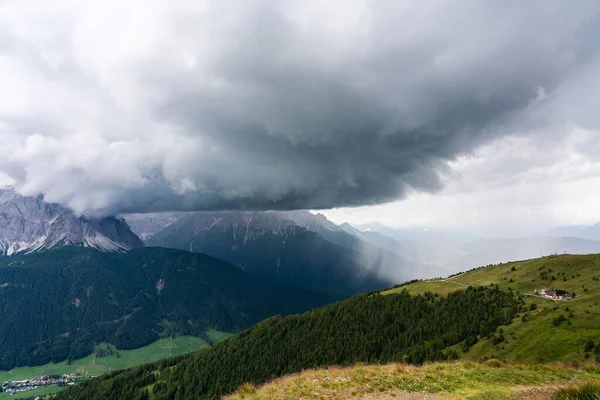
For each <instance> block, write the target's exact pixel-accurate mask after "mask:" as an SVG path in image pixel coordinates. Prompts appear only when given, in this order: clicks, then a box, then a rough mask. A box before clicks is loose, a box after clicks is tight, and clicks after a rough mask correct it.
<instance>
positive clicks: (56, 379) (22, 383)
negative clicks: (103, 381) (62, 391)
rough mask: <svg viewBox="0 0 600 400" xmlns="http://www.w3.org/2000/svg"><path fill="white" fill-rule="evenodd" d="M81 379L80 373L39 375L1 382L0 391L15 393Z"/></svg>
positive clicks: (64, 384) (73, 382)
mask: <svg viewBox="0 0 600 400" xmlns="http://www.w3.org/2000/svg"><path fill="white" fill-rule="evenodd" d="M82 379H83V378H82V376H81V375H80V374H78V373H72V374H64V375H61V376H40V377H37V378H31V379H24V380H18V381H6V382H4V383H3V384H2V390H1V391H2V392H5V393H8V394H9V395H14V394H15V393H20V392H27V391H30V390H35V389H38V388H40V387H44V386H49V385H57V386H71V385H74V384H75V383H77V382H79V381H81V380H82Z"/></svg>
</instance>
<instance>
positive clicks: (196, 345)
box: [0, 330, 231, 400]
mask: <svg viewBox="0 0 600 400" xmlns="http://www.w3.org/2000/svg"><path fill="white" fill-rule="evenodd" d="M206 335H207V336H208V338H209V339H210V340H211V342H213V343H218V342H221V341H223V340H225V339H227V338H228V337H229V336H231V334H230V333H227V332H220V331H216V330H209V331H207V332H206ZM209 346H210V344H209V343H208V342H206V341H205V340H203V339H201V338H198V337H193V336H179V337H174V338H164V339H159V340H157V341H155V342H153V343H151V344H149V345H147V346H144V347H141V348H139V349H134V350H118V349H117V348H116V347H115V346H113V345H112V344H106V343H102V344H99V345H98V346H96V348H95V351H94V353H93V354H90V355H88V356H87V357H84V358H81V359H78V360H72V361H71V362H70V363H68V362H67V361H62V362H60V363H56V364H55V363H48V364H46V365H41V366H35V367H19V368H14V369H12V370H10V371H0V382H4V381H12V380H23V379H29V378H34V377H37V376H42V375H63V374H70V373H79V374H81V375H82V376H84V377H91V376H98V375H102V374H104V373H107V372H110V371H114V370H117V369H124V368H129V367H133V366H136V365H141V364H146V363H150V362H153V361H158V360H160V359H163V358H168V357H172V356H177V355H179V354H184V353H189V352H191V351H195V350H199V349H203V348H206V347H209ZM60 389H62V388H58V387H56V386H48V387H45V388H40V389H37V390H32V391H28V392H23V393H18V394H15V395H13V396H9V395H8V394H6V393H0V399H1V400H3V399H19V398H29V397H31V396H36V395H44V394H50V393H55V392H57V391H58V390H60Z"/></svg>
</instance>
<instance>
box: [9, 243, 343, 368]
mask: <svg viewBox="0 0 600 400" xmlns="http://www.w3.org/2000/svg"><path fill="white" fill-rule="evenodd" d="M334 300H335V298H333V297H332V296H328V295H324V294H320V293H315V292H310V291H308V290H302V289H296V288H293V287H289V286H282V285H276V284H269V283H264V282H262V281H261V280H259V279H255V278H252V277H249V276H248V275H246V274H245V273H243V272H242V271H240V270H239V269H238V268H237V267H235V266H233V265H231V264H228V263H226V262H224V261H221V260H218V259H215V258H213V257H209V256H206V255H203V254H195V253H189V252H186V251H180V250H171V249H160V248H143V249H137V250H134V251H131V252H128V253H125V254H119V253H102V252H99V251H95V250H90V249H84V248H75V247H63V248H60V249H54V250H49V251H45V252H39V253H34V254H30V255H18V256H14V257H0V316H1V318H0V369H10V368H12V367H15V366H19V365H42V364H45V363H47V362H48V361H55V362H57V361H63V360H65V359H67V358H71V359H75V358H80V357H83V356H86V355H88V354H90V353H91V352H92V350H93V346H94V344H95V343H100V342H109V343H112V344H114V345H116V346H117V347H118V348H120V349H131V348H137V347H141V346H144V345H147V344H149V343H150V342H153V341H155V340H157V339H158V338H159V337H168V336H176V335H183V334H187V335H194V336H200V337H204V332H205V331H206V330H207V329H208V328H214V329H218V330H221V331H227V332H236V331H240V330H242V329H245V328H248V327H250V326H252V325H254V324H255V323H257V322H258V321H260V320H263V319H265V318H267V317H269V316H272V315H276V314H290V313H297V312H303V311H306V310H309V309H312V308H315V307H318V306H321V305H323V304H326V303H329V302H331V301H334ZM204 338H205V340H207V341H209V342H210V339H209V338H208V337H204Z"/></svg>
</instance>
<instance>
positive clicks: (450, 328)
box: [57, 287, 522, 400]
mask: <svg viewBox="0 0 600 400" xmlns="http://www.w3.org/2000/svg"><path fill="white" fill-rule="evenodd" d="M521 305H522V299H520V298H518V297H516V296H514V295H513V293H511V292H507V291H501V290H498V289H497V288H482V287H480V288H471V287H470V288H468V289H466V290H464V291H458V292H454V293H451V294H449V295H448V296H447V297H441V296H437V295H433V294H431V293H426V294H424V295H417V296H411V295H409V294H408V293H406V292H402V293H399V294H393V295H387V296H385V295H381V294H379V293H369V294H364V295H359V296H356V297H353V298H351V299H349V300H346V301H344V302H340V303H334V304H330V305H327V306H325V307H322V308H320V309H317V310H313V311H311V312H306V313H304V314H299V315H291V316H288V317H280V316H276V317H272V318H269V319H267V320H265V321H263V322H261V323H259V324H257V325H256V326H254V327H252V328H250V329H248V330H246V331H243V332H241V333H239V334H238V335H236V336H234V337H232V338H230V339H228V340H226V341H225V342H223V343H221V344H219V345H216V346H214V347H213V348H210V349H207V350H201V351H199V352H197V353H194V354H191V355H186V356H181V357H176V358H172V359H168V360H163V361H160V362H158V363H154V364H148V365H144V366H140V367H136V368H132V369H129V370H125V371H122V372H116V373H114V374H111V375H107V376H103V377H101V378H98V379H94V380H92V381H90V382H88V383H85V384H82V385H80V386H76V387H73V388H70V389H69V390H67V391H65V392H62V393H60V394H59V395H58V397H57V400H65V399H69V400H75V399H77V400H83V399H86V400H88V399H107V400H108V399H125V398H127V399H147V398H150V397H152V398H153V399H156V400H166V399H169V400H192V399H216V398H219V397H220V396H222V395H224V394H227V393H231V392H232V391H234V390H235V389H236V388H237V387H239V386H240V385H241V384H243V383H245V382H250V383H253V384H260V383H263V382H265V381H267V380H269V379H271V378H274V377H278V376H281V375H284V374H289V373H293V372H297V371H301V370H303V369H307V368H316V367H321V366H326V365H336V364H338V365H346V364H353V363H356V362H365V363H383V362H391V361H402V362H409V363H416V364H419V363H423V362H425V361H432V360H445V359H448V358H454V357H456V356H457V354H456V353H455V352H453V351H452V350H449V349H448V346H452V345H455V344H458V343H460V342H462V341H465V340H467V341H469V342H475V341H477V340H478V339H479V338H480V337H483V336H491V335H492V333H493V332H494V331H495V330H496V329H497V328H498V326H500V325H505V324H508V323H510V321H511V320H512V319H513V318H514V316H515V315H516V313H517V311H518V309H519V308H520V307H521Z"/></svg>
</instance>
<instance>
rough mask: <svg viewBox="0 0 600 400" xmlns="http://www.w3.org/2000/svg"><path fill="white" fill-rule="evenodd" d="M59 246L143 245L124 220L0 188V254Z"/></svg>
mask: <svg viewBox="0 0 600 400" xmlns="http://www.w3.org/2000/svg"><path fill="white" fill-rule="evenodd" d="M60 245H72V246H81V247H90V248H95V249H98V250H102V251H119V252H123V251H128V250H131V249H133V248H138V247H143V246H144V244H143V242H142V241H141V240H140V238H139V237H137V235H136V234H134V233H133V232H132V231H131V230H130V229H129V226H128V225H127V223H126V222H125V221H124V220H121V219H117V218H114V217H106V218H86V217H84V216H77V215H75V214H73V212H71V211H70V210H68V209H67V208H65V207H62V206H60V205H57V204H50V203H46V202H45V201H44V200H43V199H42V198H39V197H25V196H21V195H19V194H18V193H16V192H14V191H12V190H0V254H4V255H12V254H15V253H19V252H32V251H36V250H41V249H48V248H51V247H55V246H60Z"/></svg>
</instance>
